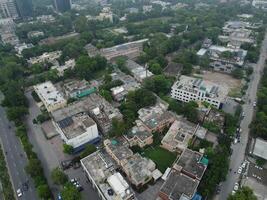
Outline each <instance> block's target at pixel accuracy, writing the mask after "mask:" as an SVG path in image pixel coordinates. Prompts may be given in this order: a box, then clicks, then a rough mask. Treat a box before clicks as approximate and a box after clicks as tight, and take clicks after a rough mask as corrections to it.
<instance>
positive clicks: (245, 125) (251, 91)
mask: <svg viewBox="0 0 267 200" xmlns="http://www.w3.org/2000/svg"><path fill="white" fill-rule="evenodd" d="M266 49H267V34H266V35H265V39H264V41H263V43H262V49H261V54H260V58H259V61H258V63H257V64H256V65H255V68H254V73H253V74H252V79H251V81H250V83H249V87H248V90H247V93H246V95H245V99H246V102H245V104H244V105H243V111H244V113H245V117H244V118H243V120H242V121H241V123H240V127H241V129H242V133H241V139H240V141H241V142H240V143H237V144H233V145H232V149H233V153H232V156H231V161H230V169H232V171H231V172H229V173H228V175H227V179H226V181H225V182H223V183H222V188H221V192H220V194H219V195H217V196H216V197H215V199H216V200H226V199H227V197H228V195H229V194H230V193H231V192H232V190H233V188H234V184H235V183H236V182H238V181H239V174H237V173H235V172H237V170H238V168H239V166H240V165H241V164H242V162H243V161H244V159H245V153H246V146H247V143H248V136H249V124H250V123H251V121H252V119H253V114H254V108H253V102H254V101H256V97H257V95H256V94H257V88H258V84H259V81H260V78H261V75H262V71H263V68H264V65H265V60H266V57H267V56H266V53H267V52H266ZM249 99H250V103H249Z"/></svg>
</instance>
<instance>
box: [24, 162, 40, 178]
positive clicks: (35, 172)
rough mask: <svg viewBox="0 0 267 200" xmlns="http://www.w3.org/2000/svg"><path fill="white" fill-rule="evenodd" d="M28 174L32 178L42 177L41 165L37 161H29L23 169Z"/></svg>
mask: <svg viewBox="0 0 267 200" xmlns="http://www.w3.org/2000/svg"><path fill="white" fill-rule="evenodd" d="M25 170H26V172H27V173H28V174H30V175H31V176H33V177H38V176H42V175H43V169H42V164H41V162H40V161H39V160H38V159H35V158H33V159H30V160H29V162H28V165H27V166H26V167H25Z"/></svg>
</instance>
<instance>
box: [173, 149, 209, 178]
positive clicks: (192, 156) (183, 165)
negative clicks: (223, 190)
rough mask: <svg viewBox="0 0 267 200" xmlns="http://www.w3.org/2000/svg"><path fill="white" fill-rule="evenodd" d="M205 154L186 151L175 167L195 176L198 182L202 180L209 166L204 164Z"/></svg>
mask: <svg viewBox="0 0 267 200" xmlns="http://www.w3.org/2000/svg"><path fill="white" fill-rule="evenodd" d="M202 159H203V154H201V153H199V152H196V151H192V150H190V149H185V150H184V151H183V153H182V154H181V156H180V157H179V159H178V160H177V162H176V163H175V167H177V169H180V170H182V172H184V173H189V174H191V175H193V176H195V177H196V178H197V179H198V180H201V178H202V176H203V175H204V172H205V171H206V168H207V166H206V165H205V164H203V163H202Z"/></svg>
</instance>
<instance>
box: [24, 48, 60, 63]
mask: <svg viewBox="0 0 267 200" xmlns="http://www.w3.org/2000/svg"><path fill="white" fill-rule="evenodd" d="M61 54H62V52H61V51H53V52H45V53H43V54H42V55H40V56H37V57H33V58H30V59H29V60H28V63H30V64H32V65H33V64H36V63H43V62H49V63H52V64H54V63H55V62H57V59H58V58H59V57H60V56H61Z"/></svg>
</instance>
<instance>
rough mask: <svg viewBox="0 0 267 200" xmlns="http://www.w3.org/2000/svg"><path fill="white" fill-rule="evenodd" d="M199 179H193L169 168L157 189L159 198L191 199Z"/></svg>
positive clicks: (162, 199)
mask: <svg viewBox="0 0 267 200" xmlns="http://www.w3.org/2000/svg"><path fill="white" fill-rule="evenodd" d="M198 185H199V180H197V179H193V178H191V177H189V176H187V175H185V174H183V173H181V172H179V171H177V170H175V169H171V171H170V173H169V174H168V176H167V180H166V181H165V182H164V184H163V185H162V187H161V188H160V191H159V198H160V199H161V200H191V199H193V197H194V195H195V193H196V191H197V187H198Z"/></svg>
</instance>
